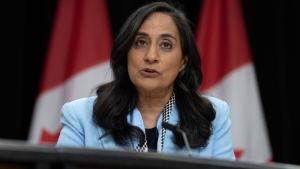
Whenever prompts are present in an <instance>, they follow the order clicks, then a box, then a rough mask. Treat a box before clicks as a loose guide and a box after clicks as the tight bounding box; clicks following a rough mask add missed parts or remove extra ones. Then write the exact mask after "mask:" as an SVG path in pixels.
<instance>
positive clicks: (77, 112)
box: [62, 96, 97, 119]
mask: <svg viewBox="0 0 300 169" xmlns="http://www.w3.org/2000/svg"><path fill="white" fill-rule="evenodd" d="M96 98H97V97H96V96H92V97H86V98H80V99H77V100H73V101H70V102H67V103H65V104H64V105H63V107H62V114H63V116H67V117H68V116H77V118H79V119H81V118H83V117H85V118H86V117H89V116H86V114H92V112H93V105H94V102H95V99H96ZM78 116H80V117H78Z"/></svg>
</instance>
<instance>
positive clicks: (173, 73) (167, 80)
mask: <svg viewBox="0 0 300 169" xmlns="http://www.w3.org/2000/svg"><path fill="white" fill-rule="evenodd" d="M127 59H128V61H127V62H128V73H129V77H130V79H131V81H132V83H133V84H134V85H135V87H136V89H137V90H138V91H150V92H151V91H154V92H163V91H165V90H167V91H169V90H173V84H174V81H175V79H176V77H177V75H178V73H179V72H180V71H181V70H182V69H183V68H184V66H185V64H186V62H187V57H183V56H182V50H181V45H180V35H179V32H178V29H177V26H176V24H175V23H174V21H173V20H172V18H171V17H170V16H169V15H167V14H164V13H158V12H157V13H153V14H151V15H150V16H149V17H148V18H147V19H146V20H145V21H144V23H143V24H142V25H141V27H140V29H139V30H138V33H137V35H136V37H135V39H134V42H133V44H132V46H131V48H130V49H129V51H128V58H127Z"/></svg>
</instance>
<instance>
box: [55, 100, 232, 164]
mask: <svg viewBox="0 0 300 169" xmlns="http://www.w3.org/2000/svg"><path fill="white" fill-rule="evenodd" d="M207 98H208V99H209V100H210V101H211V102H212V103H213V105H214V108H215V110H216V118H215V120H214V121H213V126H214V130H213V134H212V135H211V137H210V139H209V142H208V145H207V147H205V148H201V149H192V152H191V153H192V156H193V157H202V158H214V159H221V160H235V156H234V152H233V145H232V144H233V143H232V134H231V130H230V127H231V121H230V119H229V106H228V105H227V103H226V102H224V101H222V100H219V99H217V98H213V97H209V96H208V97H207ZM95 99H96V96H93V97H88V98H82V99H78V100H74V101H72V102H69V103H66V104H64V106H63V107H62V110H61V118H60V121H61V124H62V125H63V128H62V130H61V133H60V136H59V139H58V141H57V144H56V146H57V147H86V148H98V149H106V150H124V147H121V146H119V145H117V144H116V143H115V142H114V141H113V139H112V137H111V136H106V137H104V138H102V139H99V137H100V136H101V135H102V134H103V133H104V130H103V129H102V128H101V127H99V126H97V125H96V124H95V123H94V122H93V119H92V112H93V111H92V110H93V104H94V101H95ZM178 118H179V116H178V109H177V106H176V104H175V105H174V106H173V109H172V112H171V115H170V118H169V123H170V124H173V125H175V124H176V123H177V122H178V121H179V119H178ZM127 120H128V122H129V123H130V124H132V125H134V126H138V127H140V128H141V129H142V130H143V131H145V127H144V124H143V120H142V116H141V114H140V112H139V110H138V109H137V108H135V109H134V111H133V112H132V113H130V114H128V116H127ZM161 123H162V115H161V116H160V117H159V119H158V123H157V129H158V131H159V138H158V142H157V152H158V153H165V154H171V155H172V154H173V155H184V156H187V155H188V151H187V149H186V148H183V149H179V148H177V147H176V146H175V145H174V143H173V142H172V136H173V133H172V131H169V130H167V131H166V135H165V140H164V143H163V144H164V145H163V150H161V145H160V144H161V142H160V140H161ZM136 145H137V140H131V145H130V147H126V149H131V150H133V151H134V148H135V146H136Z"/></svg>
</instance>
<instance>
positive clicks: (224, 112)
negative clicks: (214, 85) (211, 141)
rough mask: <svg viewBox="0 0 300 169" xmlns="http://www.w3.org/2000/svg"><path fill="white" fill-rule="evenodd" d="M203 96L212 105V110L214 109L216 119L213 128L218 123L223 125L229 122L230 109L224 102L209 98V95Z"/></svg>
mask: <svg viewBox="0 0 300 169" xmlns="http://www.w3.org/2000/svg"><path fill="white" fill-rule="evenodd" d="M203 96H204V97H205V98H207V99H208V100H209V101H210V102H211V104H212V105H213V108H214V109H215V112H216V118H215V120H214V121H213V124H214V126H215V125H217V124H219V123H224V122H226V121H228V120H229V121H230V119H229V115H230V107H229V105H228V104H227V102H226V101H224V100H221V99H219V98H216V97H212V96H209V95H203ZM230 123H231V122H230Z"/></svg>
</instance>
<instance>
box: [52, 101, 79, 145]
mask: <svg viewBox="0 0 300 169" xmlns="http://www.w3.org/2000/svg"><path fill="white" fill-rule="evenodd" d="M60 122H61V124H62V130H61V132H60V136H59V138H58V141H57V143H56V146H57V147H58V146H69V147H84V133H83V131H84V130H83V127H82V125H80V123H79V121H78V117H77V116H76V111H75V109H74V107H73V105H72V103H66V104H64V105H63V107H62V109H61V117H60Z"/></svg>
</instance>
